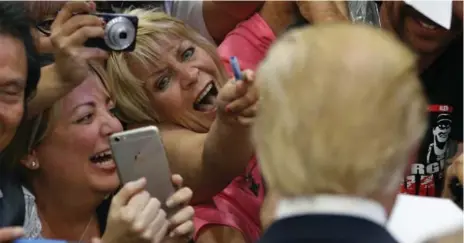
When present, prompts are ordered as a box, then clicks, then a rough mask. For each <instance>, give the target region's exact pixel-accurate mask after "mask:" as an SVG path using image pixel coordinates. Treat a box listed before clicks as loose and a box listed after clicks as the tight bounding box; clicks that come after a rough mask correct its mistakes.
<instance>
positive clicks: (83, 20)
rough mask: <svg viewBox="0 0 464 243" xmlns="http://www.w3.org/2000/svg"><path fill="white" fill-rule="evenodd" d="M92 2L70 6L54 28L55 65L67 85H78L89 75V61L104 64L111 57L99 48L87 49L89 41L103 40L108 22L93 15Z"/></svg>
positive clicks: (68, 5) (52, 36) (74, 3)
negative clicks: (99, 61)
mask: <svg viewBox="0 0 464 243" xmlns="http://www.w3.org/2000/svg"><path fill="white" fill-rule="evenodd" d="M93 11H95V3H92V2H80V1H79V2H74V1H72V2H67V3H66V4H65V5H64V7H63V8H62V9H61V10H60V11H59V13H58V15H57V16H56V18H55V20H54V21H53V24H52V25H51V28H50V29H51V35H50V40H51V43H52V45H53V48H54V55H55V65H56V67H57V70H58V75H59V76H60V79H61V80H62V81H63V82H66V83H68V84H71V85H78V84H80V83H81V82H82V81H83V80H85V79H86V78H87V76H88V73H89V66H88V61H89V60H102V59H106V58H107V57H108V54H107V53H106V52H105V51H104V50H101V49H99V48H89V47H85V46H84V43H85V42H86V41H87V40H88V39H89V38H99V37H100V38H103V35H104V34H105V31H104V25H105V23H104V21H103V20H102V19H101V18H99V17H97V16H94V15H89V14H79V15H75V14H74V13H90V12H93Z"/></svg>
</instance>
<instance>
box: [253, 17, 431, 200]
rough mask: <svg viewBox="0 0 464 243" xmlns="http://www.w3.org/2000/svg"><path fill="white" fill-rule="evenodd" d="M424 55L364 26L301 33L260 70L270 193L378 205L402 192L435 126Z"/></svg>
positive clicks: (261, 138) (261, 150)
mask: <svg viewBox="0 0 464 243" xmlns="http://www.w3.org/2000/svg"><path fill="white" fill-rule="evenodd" d="M415 62H416V59H415V56H414V55H413V54H412V53H411V51H409V50H408V49H407V48H406V47H405V46H403V45H402V44H401V43H400V42H399V41H397V40H396V39H395V38H394V37H393V36H390V35H389V34H388V33H386V32H383V31H381V30H377V29H375V28H373V27H369V26H364V25H353V24H327V25H315V26H313V27H306V28H302V29H297V30H294V31H291V32H289V33H288V34H286V35H284V36H283V37H282V38H281V39H280V40H278V41H277V43H276V44H275V45H274V46H273V47H272V48H271V50H270V51H269V54H268V56H267V57H266V59H265V60H264V61H263V62H262V64H261V66H260V67H259V69H258V72H257V82H258V85H259V87H260V92H261V93H260V94H261V100H260V107H259V109H260V110H259V114H258V117H257V120H256V122H255V125H254V138H255V142H256V147H257V153H258V157H259V159H260V163H261V166H262V171H263V174H264V177H265V178H266V180H267V182H268V183H269V184H268V187H269V189H270V190H275V191H276V192H278V193H279V194H281V195H282V196H284V197H285V196H287V197H291V196H305V195H313V194H350V195H354V196H365V197H369V196H372V195H377V193H379V192H384V190H387V192H390V193H391V192H393V191H394V190H396V189H397V188H399V185H400V181H401V179H402V176H403V174H404V170H405V168H406V165H407V161H408V157H409V156H410V153H411V151H412V150H413V149H412V148H413V147H415V145H416V144H417V143H418V141H419V140H420V139H421V137H422V136H423V132H424V129H425V127H426V114H427V111H426V102H425V98H424V96H423V93H422V89H421V86H420V83H419V80H418V77H417V71H416V65H415Z"/></svg>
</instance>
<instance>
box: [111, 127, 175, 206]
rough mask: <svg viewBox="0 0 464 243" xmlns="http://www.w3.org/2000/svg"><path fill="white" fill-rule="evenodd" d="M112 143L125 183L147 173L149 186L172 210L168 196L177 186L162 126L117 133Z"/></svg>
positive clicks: (121, 176)
mask: <svg viewBox="0 0 464 243" xmlns="http://www.w3.org/2000/svg"><path fill="white" fill-rule="evenodd" d="M110 145H111V150H112V153H113V159H114V161H115V163H116V165H117V170H118V174H119V179H120V180H121V183H122V184H125V183H127V182H130V181H135V180H138V179H140V178H142V177H145V179H146V180H147V185H146V190H147V191H148V193H150V195H151V196H152V197H156V198H157V199H158V200H159V201H160V202H161V203H162V208H163V209H165V211H166V212H168V210H167V207H166V200H167V199H168V197H170V196H171V195H172V194H173V193H174V192H175V189H174V186H173V185H172V181H171V170H170V168H169V162H168V159H167V157H166V153H165V151H164V147H163V143H162V141H161V137H160V134H159V131H158V128H157V127H155V126H147V127H142V128H138V129H134V130H128V131H124V132H120V133H115V134H113V135H112V136H111V137H110Z"/></svg>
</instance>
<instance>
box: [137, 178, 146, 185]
mask: <svg viewBox="0 0 464 243" xmlns="http://www.w3.org/2000/svg"><path fill="white" fill-rule="evenodd" d="M136 182H137V184H143V183H145V177H142V178H140V179H138V180H137V181H136Z"/></svg>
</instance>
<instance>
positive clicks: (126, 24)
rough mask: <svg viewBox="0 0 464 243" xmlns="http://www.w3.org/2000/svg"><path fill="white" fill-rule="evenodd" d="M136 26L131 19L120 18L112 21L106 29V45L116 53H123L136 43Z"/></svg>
mask: <svg viewBox="0 0 464 243" xmlns="http://www.w3.org/2000/svg"><path fill="white" fill-rule="evenodd" d="M135 32H136V29H135V26H134V24H133V23H132V22H131V21H130V19H128V18H126V17H123V16H119V17H116V18H113V19H111V20H110V21H108V23H107V24H106V28H105V38H104V39H105V43H106V45H107V46H108V47H109V48H111V49H112V50H114V51H123V50H124V49H126V48H128V47H130V46H131V45H132V44H133V43H134V41H135Z"/></svg>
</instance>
